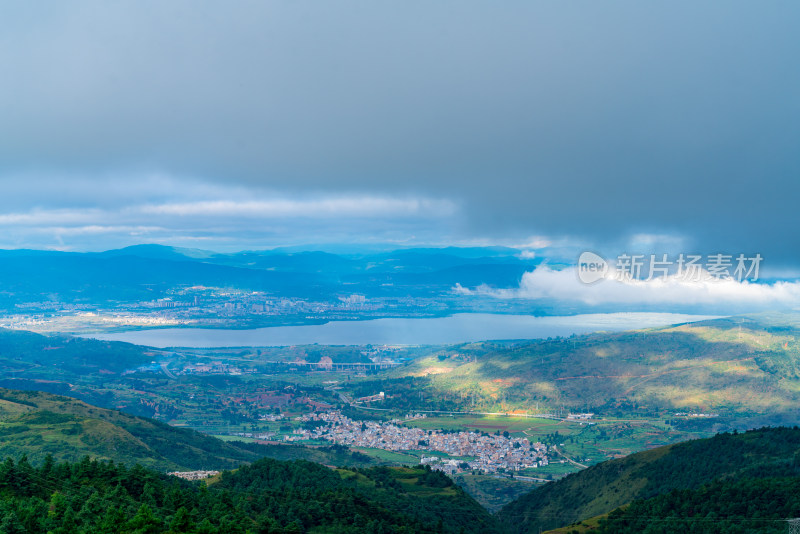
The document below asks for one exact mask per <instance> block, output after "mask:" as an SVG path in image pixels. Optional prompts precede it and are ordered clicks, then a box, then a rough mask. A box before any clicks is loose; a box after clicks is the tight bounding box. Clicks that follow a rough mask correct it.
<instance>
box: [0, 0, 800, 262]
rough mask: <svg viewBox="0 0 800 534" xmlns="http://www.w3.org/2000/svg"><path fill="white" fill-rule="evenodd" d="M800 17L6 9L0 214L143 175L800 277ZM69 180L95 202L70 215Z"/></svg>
mask: <svg viewBox="0 0 800 534" xmlns="http://www.w3.org/2000/svg"><path fill="white" fill-rule="evenodd" d="M798 15H800V6H798V4H797V3H796V2H789V1H785V2H780V1H776V2H769V3H758V4H756V3H753V2H677V3H676V2H648V3H642V2H633V1H631V2H583V3H581V2H576V3H564V2H546V3H545V2H503V3H501V4H497V3H489V2H462V1H458V2H456V1H452V2H437V3H431V2H393V3H387V2H316V3H315V2H237V3H214V2H189V1H186V2H123V3H110V2H71V3H68V4H67V3H56V2H53V3H48V4H40V3H39V4H32V3H23V2H19V3H5V4H4V5H3V6H2V7H0V69H2V77H3V82H2V83H0V180H2V186H3V188H5V189H6V191H7V194H5V195H3V198H2V199H0V208H2V210H3V211H4V212H5V213H17V212H28V211H29V210H31V209H34V208H37V207H39V208H43V209H45V208H46V209H58V208H66V207H69V208H76V207H81V206H82V207H96V208H102V209H111V208H113V207H114V206H115V205H116V204H117V203H119V202H121V200H120V199H123V200H124V199H125V198H127V196H126V195H125V194H121V193H120V191H119V189H120V188H121V187H122V186H121V185H120V184H123V183H125V182H126V181H127V180H130V179H132V180H136V178H126V177H136V176H138V175H143V176H144V175H147V176H152V175H153V173H154V172H156V173H161V174H162V175H164V176H172V177H175V179H176V180H178V182H179V183H181V184H196V185H195V186H191V185H185V188H184V189H180V188H178V190H173V189H169V190H168V191H166V192H163V193H159V191H158V188H159V185H158V180H156V181H155V182H154V183H153V185H152V191H150V192H148V193H147V194H142V198H141V202H143V203H153V202H173V201H187V200H191V201H200V200H204V199H205V200H209V199H213V198H209V197H203V196H202V195H201V194H198V193H196V191H194V192H193V191H192V189H193V188H197V190H204V189H203V188H205V187H208V188H209V189H208V191H217V192H218V191H219V189H215V188H219V187H220V186H223V187H230V188H234V189H232V191H234V193H232V195H233V196H242V195H244V196H247V194H248V193H241V191H242V190H243V191H250V192H251V193H250V194H251V195H253V196H256V197H258V196H264V197H269V196H270V195H273V194H280V195H283V196H286V197H293V198H294V197H303V196H304V195H305V196H308V195H317V196H319V195H322V196H324V195H366V196H377V197H389V196H392V195H400V196H402V197H403V198H406V197H409V196H412V197H420V198H427V199H434V201H439V200H446V201H448V202H452V203H453V204H454V205H456V206H458V210H457V214H454V215H453V216H452V221H451V223H448V224H447V225H444V226H443V227H442V228H441V231H443V232H444V231H445V230H446V231H447V232H448V233H447V237H448V238H451V237H453V236H458V237H461V238H464V239H469V238H495V239H516V238H523V237H526V236H531V235H546V236H555V237H559V236H562V237H569V238H575V239H579V240H580V239H583V240H586V241H589V242H621V243H624V242H625V240H626V239H627V237H628V236H630V235H632V234H642V233H645V234H661V235H677V236H682V237H684V238H685V243H686V246H692V247H695V248H698V249H702V250H703V251H715V250H730V251H731V252H739V251H747V252H750V251H761V252H763V253H764V254H765V255H768V256H770V257H772V258H774V259H775V260H776V261H784V262H793V263H797V262H798V261H800V252H798V251H800V230H798V227H800V225H798V224H797V222H798V220H797V216H796V215H795V213H796V202H797V199H798V197H800V194H798V193H800V181H799V180H798V176H800V156H798V153H800V151H798V149H797V148H798V147H797V145H798V140H799V139H800V72H799V69H800V67H798V62H797V60H796V58H797V57H799V56H800V39H798V38H797V36H796V21H797V20H798ZM120 176H122V178H120ZM20 177H24V183H22V184H20V183H19V181H20V180H21V178H20ZM54 180H61V181H65V182H67V183H68V184H71V185H72V186H74V187H71V188H69V187H68V188H67V190H69V189H71V190H72V192H73V193H72V194H64V193H58V194H56V193H53V194H50V193H49V192H50V191H56V190H58V189H59V188H49V187H43V186H42V184H47V183H52V182H53V181H54ZM15 182H16V183H15ZM178 182H175V181H173V182H169V183H170V184H174V183H178ZM61 189H63V187H62V188H61ZM123 189H124V188H123ZM276 192H277V193H276ZM215 194H216V193H215ZM411 215H412V216H413V213H411ZM187 221H188V219H187ZM151 223H152V224H154V225H158V224H159V221H158V220H153V221H151ZM127 224H129V225H138V224H140V222H137V221H128V223H127ZM192 224H195V223H194V222H193V223H192ZM226 224H227V223H226ZM230 224H232V226H229V227H228V228H230V229H232V230H231V231H235V229H236V225H235V224H234V223H230ZM437 228H438V227H437ZM411 233H416V232H411ZM346 234H347V232H344V235H346ZM298 238H299V237H298Z"/></svg>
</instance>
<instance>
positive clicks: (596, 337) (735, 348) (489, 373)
mask: <svg viewBox="0 0 800 534" xmlns="http://www.w3.org/2000/svg"><path fill="white" fill-rule="evenodd" d="M392 373H393V375H394V376H395V377H402V376H427V377H428V379H429V385H428V387H429V388H430V389H431V390H433V391H437V392H439V394H440V395H449V396H451V397H455V396H460V398H463V399H467V400H470V399H475V401H476V406H475V407H476V408H477V409H486V410H491V411H495V410H503V411H507V410H514V409H518V410H523V411H532V410H533V409H535V406H536V405H537V403H538V404H539V405H540V406H541V408H542V409H544V410H552V409H553V408H554V407H558V406H565V407H567V408H573V409H584V408H587V407H588V408H589V409H593V410H597V411H600V412H601V413H610V412H614V411H615V410H627V411H630V410H632V409H634V410H635V409H637V408H644V409H648V410H681V411H689V410H700V411H716V412H720V413H724V414H729V415H731V414H732V415H736V416H744V417H751V418H753V417H761V418H764V417H766V418H772V419H771V420H773V421H775V422H780V421H782V419H781V418H784V420H786V419H785V418H787V417H792V416H793V412H794V407H795V406H796V405H797V403H798V401H800V323H798V320H797V316H779V315H772V316H757V317H749V318H730V319H719V320H714V321H706V322H702V323H695V324H688V325H679V326H675V327H668V328H660V329H650V330H643V331H635V332H622V333H614V334H592V335H587V336H578V337H575V338H570V339H556V340H548V341H533V342H531V341H525V342H520V343H518V344H516V345H515V346H512V347H507V346H504V345H502V344H493V343H488V342H487V343H477V344H468V345H463V346H458V347H452V348H449V349H446V350H444V351H442V352H441V353H439V354H434V355H431V356H429V357H426V358H421V359H418V360H415V361H413V362H412V363H411V364H409V365H408V366H404V367H402V368H399V369H396V370H394V371H392Z"/></svg>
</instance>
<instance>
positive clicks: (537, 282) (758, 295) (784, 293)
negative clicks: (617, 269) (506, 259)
mask: <svg viewBox="0 0 800 534" xmlns="http://www.w3.org/2000/svg"><path fill="white" fill-rule="evenodd" d="M454 290H455V291H456V292H458V293H462V294H485V295H491V296H494V297H497V298H525V299H553V300H558V301H571V302H580V303H583V304H587V305H602V304H664V305H686V306H693V305H750V306H756V307H792V308H794V307H800V282H789V281H777V282H773V283H754V282H748V281H742V282H739V281H736V280H703V281H688V280H684V279H682V278H680V277H677V276H668V277H664V278H656V279H653V280H649V281H640V280H617V279H616V278H613V274H609V275H607V277H606V278H605V279H604V280H601V281H599V282H597V283H594V284H591V285H588V284H584V283H583V282H581V281H580V280H579V279H578V276H577V273H576V271H575V269H574V268H567V269H562V270H555V269H551V268H549V267H547V266H541V267H539V268H538V269H536V270H535V271H531V272H527V273H525V274H524V275H523V276H522V280H521V281H520V285H519V287H518V288H514V289H492V288H489V287H486V286H480V287H477V288H476V289H468V288H464V287H462V286H461V285H456V287H455V288H454Z"/></svg>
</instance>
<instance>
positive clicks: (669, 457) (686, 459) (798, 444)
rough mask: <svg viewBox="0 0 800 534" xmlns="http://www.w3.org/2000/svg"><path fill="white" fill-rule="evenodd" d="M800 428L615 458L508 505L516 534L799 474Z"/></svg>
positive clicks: (506, 516) (506, 515) (504, 515)
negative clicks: (714, 484) (685, 493)
mask: <svg viewBox="0 0 800 534" xmlns="http://www.w3.org/2000/svg"><path fill="white" fill-rule="evenodd" d="M798 449H800V429H798V428H794V429H788V428H775V429H760V430H754V431H750V432H747V433H744V434H738V435H735V434H720V435H717V436H715V437H713V438H709V439H703V440H693V441H687V442H684V443H679V444H676V445H670V446H667V447H661V448H658V449H653V450H649V451H644V452H640V453H637V454H633V455H631V456H628V457H626V458H622V459H619V460H611V461H608V462H603V463H600V464H597V465H595V466H592V467H590V468H589V469H586V470H584V471H580V472H578V473H575V474H572V475H569V476H567V477H565V478H563V479H561V480H559V481H557V482H553V483H550V484H547V485H545V486H543V487H541V488H538V489H535V490H533V491H532V492H530V493H529V494H527V495H525V496H523V497H521V498H519V499H517V500H516V501H514V502H512V503H510V504H509V505H507V506H505V507H504V508H503V509H502V510H501V512H500V514H499V517H500V519H501V520H502V521H503V522H504V523H505V524H506V525H507V526H508V527H509V528H510V529H511V530H512V531H513V532H538V531H539V528H542V529H549V528H556V527H559V526H562V525H566V524H569V523H572V522H575V521H579V520H582V519H586V518H591V517H594V516H597V515H601V514H604V513H607V512H609V511H611V510H613V509H615V508H617V507H619V506H622V505H624V504H626V503H629V502H630V501H632V500H634V499H642V498H649V497H652V496H655V495H659V494H663V493H666V492H668V491H670V490H672V489H675V488H687V489H688V488H696V487H699V486H700V485H702V484H704V483H708V482H710V481H711V480H714V479H716V478H719V477H734V478H735V477H739V476H757V477H762V476H777V475H787V474H791V472H793V470H797V466H798V462H797V459H796V458H795V455H796V453H797V452H798Z"/></svg>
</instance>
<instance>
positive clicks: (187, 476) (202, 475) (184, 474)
mask: <svg viewBox="0 0 800 534" xmlns="http://www.w3.org/2000/svg"><path fill="white" fill-rule="evenodd" d="M167 474H168V475H172V476H174V477H178V478H182V479H184V480H203V479H206V478H209V477H213V476H216V475H218V474H219V471H173V472H171V473H167Z"/></svg>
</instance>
